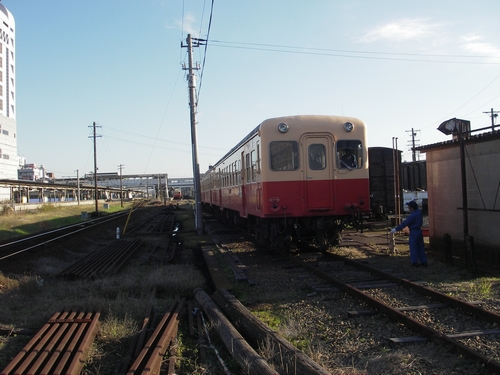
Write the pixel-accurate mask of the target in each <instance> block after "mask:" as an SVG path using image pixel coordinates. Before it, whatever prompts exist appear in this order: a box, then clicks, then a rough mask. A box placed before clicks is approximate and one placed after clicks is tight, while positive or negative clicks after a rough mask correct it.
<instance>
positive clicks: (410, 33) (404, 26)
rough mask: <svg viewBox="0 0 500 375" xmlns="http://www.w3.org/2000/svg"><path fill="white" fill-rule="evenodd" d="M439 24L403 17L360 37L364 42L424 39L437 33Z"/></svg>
mask: <svg viewBox="0 0 500 375" xmlns="http://www.w3.org/2000/svg"><path fill="white" fill-rule="evenodd" d="M438 26H439V25H437V24H429V23H426V22H425V21H423V20H420V19H414V20H412V19H403V20H401V21H397V22H393V23H389V24H386V25H382V26H380V27H377V28H376V29H374V30H372V31H370V32H368V33H367V34H365V35H364V36H363V37H361V38H360V39H359V41H360V42H363V43H371V42H375V41H378V40H393V41H405V40H411V39H423V38H427V37H430V36H432V35H434V34H435V30H436V28H437V27H438Z"/></svg>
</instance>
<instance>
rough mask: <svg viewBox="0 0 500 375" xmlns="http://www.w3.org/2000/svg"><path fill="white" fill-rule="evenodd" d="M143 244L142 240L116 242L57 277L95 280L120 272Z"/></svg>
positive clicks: (91, 254)
mask: <svg viewBox="0 0 500 375" xmlns="http://www.w3.org/2000/svg"><path fill="white" fill-rule="evenodd" d="M142 244H143V241H142V240H140V239H134V240H132V241H128V240H115V241H113V242H112V243H110V244H109V245H108V246H106V247H105V248H103V249H98V250H95V251H93V252H91V253H90V254H88V255H87V256H85V257H84V258H82V259H80V260H79V261H78V262H76V263H74V264H72V265H71V266H69V267H68V268H66V269H65V270H63V271H61V272H60V273H59V274H58V275H57V276H60V277H68V278H71V277H82V278H93V277H98V276H100V275H109V274H111V273H115V272H118V271H119V270H120V269H121V268H122V267H123V266H124V265H125V264H126V263H127V262H128V260H129V259H130V258H131V257H132V255H134V254H135V252H136V251H137V250H138V249H139V247H140V246H141V245H142Z"/></svg>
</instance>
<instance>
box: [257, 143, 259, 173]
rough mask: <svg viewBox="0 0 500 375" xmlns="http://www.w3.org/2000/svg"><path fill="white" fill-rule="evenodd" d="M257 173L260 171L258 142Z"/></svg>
mask: <svg viewBox="0 0 500 375" xmlns="http://www.w3.org/2000/svg"><path fill="white" fill-rule="evenodd" d="M257 173H260V144H258V143H257Z"/></svg>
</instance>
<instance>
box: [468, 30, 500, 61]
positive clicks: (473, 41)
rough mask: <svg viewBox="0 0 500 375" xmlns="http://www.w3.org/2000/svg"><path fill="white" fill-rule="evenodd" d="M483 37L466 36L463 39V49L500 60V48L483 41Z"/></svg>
mask: <svg viewBox="0 0 500 375" xmlns="http://www.w3.org/2000/svg"><path fill="white" fill-rule="evenodd" d="M481 39H482V38H481V37H480V36H477V35H465V36H463V37H462V40H463V42H464V43H463V44H462V48H463V49H464V50H465V51H467V52H470V53H473V54H476V55H481V56H483V55H484V56H489V57H491V58H494V59H498V58H500V48H499V47H498V46H495V45H493V44H491V43H486V42H482V41H481Z"/></svg>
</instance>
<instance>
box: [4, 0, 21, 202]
mask: <svg viewBox="0 0 500 375" xmlns="http://www.w3.org/2000/svg"><path fill="white" fill-rule="evenodd" d="M0 20H1V22H0V179H9V180H10V179H12V180H15V179H17V169H18V167H19V160H18V156H17V139H16V133H17V129H16V75H15V73H16V49H15V21H14V17H13V16H12V14H11V13H10V12H9V11H8V10H7V8H5V6H4V5H3V4H1V3H0ZM8 199H10V189H9V188H0V202H1V201H4V200H8Z"/></svg>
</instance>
